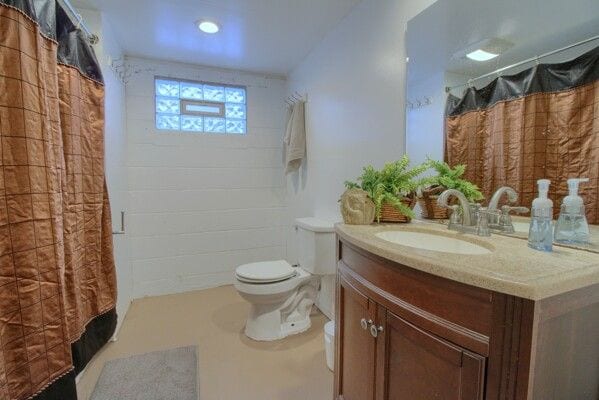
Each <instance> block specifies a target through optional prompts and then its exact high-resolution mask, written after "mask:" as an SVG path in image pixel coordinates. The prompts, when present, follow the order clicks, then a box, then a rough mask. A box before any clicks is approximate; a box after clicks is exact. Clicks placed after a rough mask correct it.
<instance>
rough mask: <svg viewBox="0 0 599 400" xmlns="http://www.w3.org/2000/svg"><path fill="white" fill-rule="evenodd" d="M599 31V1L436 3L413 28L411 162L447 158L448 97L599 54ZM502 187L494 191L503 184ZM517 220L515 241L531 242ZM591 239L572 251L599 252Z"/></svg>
mask: <svg viewBox="0 0 599 400" xmlns="http://www.w3.org/2000/svg"><path fill="white" fill-rule="evenodd" d="M598 27H599V2H598V1H596V0H573V1H569V2H567V3H564V2H563V0H543V1H540V0H524V1H523V0H504V1H501V2H497V1H493V0H437V1H436V2H435V3H433V4H432V5H431V6H430V7H429V8H427V9H426V10H424V11H423V12H422V13H420V14H418V15H417V16H416V17H414V18H413V19H411V20H410V21H409V22H408V26H407V46H406V47H407V55H408V78H407V112H406V115H407V121H406V126H407V133H406V150H407V153H408V154H409V155H410V159H411V160H412V162H414V163H420V162H422V161H424V160H425V159H426V157H427V156H430V157H432V158H434V159H438V160H443V159H445V157H444V153H445V150H446V149H445V139H444V135H445V134H444V131H445V123H446V120H445V112H446V103H447V98H448V96H455V97H457V98H461V97H462V96H464V94H465V91H467V90H469V88H470V87H472V88H475V89H481V88H484V87H487V85H489V84H491V83H492V82H493V81H494V80H496V79H497V78H498V77H506V78H507V77H508V76H510V75H514V74H518V73H520V72H522V71H526V70H530V69H531V68H532V67H535V66H536V65H538V64H539V63H541V64H554V63H563V62H565V61H569V60H572V59H574V58H576V57H579V56H581V55H583V54H585V53H587V52H589V51H591V50H593V49H595V48H598V47H599V28H598ZM560 49H561V50H560ZM558 50H560V51H558ZM546 54H548V55H546ZM544 55H546V56H544ZM539 56H540V57H539ZM524 73H525V72H523V74H524ZM500 79H501V78H500ZM470 90H473V89H470ZM473 109H474V110H476V109H477V108H476V107H474V108H473ZM465 147H466V146H465ZM464 151H465V150H464ZM570 151H571V152H572V151H573V152H576V149H570ZM485 154H486V153H485ZM482 156H484V155H482ZM478 157H481V155H479V156H478ZM524 162H525V161H524ZM535 166H536V165H535ZM590 173H591V174H593V173H596V172H593V171H591V172H590ZM569 177H573V176H569ZM589 177H590V178H591V179H592V180H594V181H595V182H596V181H598V180H599V179H598V178H597V176H589ZM531 182H532V180H531ZM563 183H564V185H565V182H563ZM504 184H507V185H510V181H509V180H507V182H504ZM531 185H532V184H531V183H528V186H527V187H528V188H530V187H531ZM564 185H562V186H564ZM594 185H596V183H594ZM496 186H497V187H494V188H493V190H495V189H497V188H498V187H499V186H502V185H499V184H497V185H496ZM510 186H511V185H510ZM520 187H522V185H520ZM555 190H559V194H560V196H561V197H560V198H559V202H556V199H554V209H557V210H559V207H560V204H561V198H563V196H565V194H563V193H564V188H563V187H559V188H558V189H555ZM487 192H488V190H487ZM533 193H534V194H535V195H536V192H534V189H528V190H525V193H523V195H522V196H521V197H520V198H521V199H523V200H522V201H523V202H522V204H521V205H523V206H527V207H530V202H531V200H532V198H533ZM566 194H567V193H566ZM581 194H582V195H583V196H584V193H581ZM556 196H557V195H556ZM593 201H595V200H593ZM594 205H595V206H596V207H597V209H599V206H597V205H596V204H594ZM587 207H588V205H587ZM594 218H595V219H597V218H596V217H594ZM514 221H517V222H518V224H517V225H518V229H517V232H516V233H515V234H514V235H513V236H516V237H522V238H526V236H527V230H526V231H525V232H523V231H522V230H523V227H526V225H527V223H528V219H526V218H518V217H514ZM591 232H592V235H591V244H590V245H576V246H573V247H577V248H581V247H582V248H584V249H587V250H592V251H597V252H599V226H594V227H593V226H592V227H591Z"/></svg>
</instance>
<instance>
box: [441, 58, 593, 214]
mask: <svg viewBox="0 0 599 400" xmlns="http://www.w3.org/2000/svg"><path fill="white" fill-rule="evenodd" d="M445 134H446V143H445V158H446V161H447V162H448V163H449V164H451V165H456V164H467V171H466V174H465V175H466V179H469V180H471V181H473V182H474V183H476V184H477V185H479V187H480V188H481V189H482V192H483V194H484V195H485V197H486V198H487V200H488V199H489V198H490V197H491V195H492V193H493V191H495V190H496V189H497V188H499V187H501V186H504V185H508V186H512V187H513V188H514V189H516V191H517V192H518V193H520V199H519V203H520V204H522V205H526V206H530V204H531V202H532V200H533V199H534V198H535V197H536V196H537V185H536V181H537V179H541V178H547V179H550V180H551V187H550V192H549V196H550V198H551V199H552V200H553V203H554V212H555V214H556V215H557V213H559V209H560V207H559V206H560V205H561V202H562V199H563V198H564V196H566V195H567V194H568V187H567V184H566V180H567V179H568V178H577V177H586V178H589V179H590V182H588V183H586V184H582V185H581V187H580V194H581V196H582V197H583V199H584V202H585V206H586V213H587V218H588V219H589V222H590V223H595V224H597V223H599V47H598V48H595V49H594V50H592V51H590V52H588V53H586V54H584V55H582V56H580V57H578V58H577V59H575V60H572V61H569V62H565V63H561V64H540V65H537V66H535V67H534V68H531V69H528V70H526V71H523V72H520V73H518V74H516V75H512V76H505V77H500V78H497V79H495V80H494V81H493V82H492V83H491V84H489V85H487V86H486V87H484V88H482V89H475V88H470V89H468V90H467V91H466V93H465V94H464V96H463V97H462V98H456V97H454V96H450V97H449V99H448V102H447V110H446V120H445Z"/></svg>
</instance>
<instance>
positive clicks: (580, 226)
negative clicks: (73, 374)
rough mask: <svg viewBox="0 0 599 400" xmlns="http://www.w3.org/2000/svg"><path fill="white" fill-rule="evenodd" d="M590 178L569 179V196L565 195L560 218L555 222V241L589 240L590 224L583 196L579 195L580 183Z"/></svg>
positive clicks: (577, 242) (585, 241)
mask: <svg viewBox="0 0 599 400" xmlns="http://www.w3.org/2000/svg"><path fill="white" fill-rule="evenodd" d="M588 181H589V180H588V178H580V179H578V178H572V179H568V190H569V194H568V196H566V197H564V201H563V202H562V206H561V209H560V214H559V218H558V220H557V223H556V224H555V233H554V236H555V241H556V242H559V243H569V244H585V243H588V242H589V225H588V223H587V218H586V215H585V210H584V202H583V201H582V197H580V196H579V195H578V185H579V184H580V183H582V182H588Z"/></svg>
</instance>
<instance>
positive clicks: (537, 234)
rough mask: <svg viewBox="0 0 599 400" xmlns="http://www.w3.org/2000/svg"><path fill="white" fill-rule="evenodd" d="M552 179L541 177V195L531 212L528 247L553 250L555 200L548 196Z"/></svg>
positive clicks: (534, 202) (538, 183)
mask: <svg viewBox="0 0 599 400" xmlns="http://www.w3.org/2000/svg"><path fill="white" fill-rule="evenodd" d="M550 183H551V182H550V181H549V180H548V179H539V180H538V181H537V185H539V197H537V198H536V199H534V200H533V202H532V210H531V212H530V228H529V229H528V247H530V248H533V249H535V250H541V251H551V250H552V249H553V228H552V226H551V222H552V220H553V202H552V201H551V200H550V199H549V198H547V193H548V192H549V185H550Z"/></svg>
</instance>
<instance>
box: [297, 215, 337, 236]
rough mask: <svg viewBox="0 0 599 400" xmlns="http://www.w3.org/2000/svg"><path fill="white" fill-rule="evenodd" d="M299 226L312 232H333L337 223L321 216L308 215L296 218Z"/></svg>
mask: <svg viewBox="0 0 599 400" xmlns="http://www.w3.org/2000/svg"><path fill="white" fill-rule="evenodd" d="M295 223H296V225H297V226H299V227H301V228H303V229H306V230H308V231H312V232H325V233H328V232H333V231H334V230H335V223H334V222H332V221H327V220H324V219H320V218H314V217H308V218H298V219H296V220H295Z"/></svg>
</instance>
